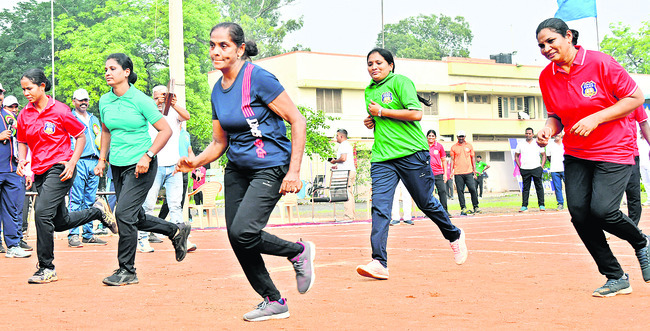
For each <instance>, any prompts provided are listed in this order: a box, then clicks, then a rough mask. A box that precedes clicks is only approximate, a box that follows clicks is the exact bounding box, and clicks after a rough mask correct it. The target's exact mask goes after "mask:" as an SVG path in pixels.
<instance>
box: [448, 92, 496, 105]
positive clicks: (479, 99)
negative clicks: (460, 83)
mask: <svg viewBox="0 0 650 331" xmlns="http://www.w3.org/2000/svg"><path fill="white" fill-rule="evenodd" d="M454 99H455V100H456V102H465V95H463V94H455V95H454ZM467 103H486V104H489V103H491V99H490V96H489V95H477V94H468V95H467Z"/></svg>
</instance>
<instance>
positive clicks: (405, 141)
mask: <svg viewBox="0 0 650 331" xmlns="http://www.w3.org/2000/svg"><path fill="white" fill-rule="evenodd" d="M367 65H368V73H369V74H370V77H371V78H372V81H371V82H370V85H368V87H366V92H365V97H366V106H367V109H368V114H369V115H368V117H367V118H366V119H365V120H364V124H365V126H366V127H367V128H368V129H373V130H374V136H375V142H374V144H373V145H372V158H371V160H370V161H371V166H370V176H371V178H372V232H371V234H370V245H371V247H372V259H373V260H372V261H371V262H370V263H368V264H367V265H360V266H358V267H357V272H358V273H359V274H360V275H362V276H365V277H371V278H375V279H388V264H387V255H386V242H387V239H388V228H389V226H388V225H389V223H390V220H391V205H392V201H393V195H394V194H395V187H396V185H397V183H398V182H399V181H400V180H402V182H403V183H404V186H406V189H407V190H408V191H409V193H410V194H411V197H413V200H414V201H415V204H416V205H417V206H418V208H420V210H422V211H423V212H424V214H425V215H427V216H428V217H429V218H430V219H431V220H432V221H433V222H434V223H436V225H438V228H440V231H441V232H442V234H443V236H444V237H445V239H447V240H449V241H450V243H451V244H450V245H451V248H452V250H453V251H454V258H455V260H456V263H457V264H463V263H464V262H465V260H466V259H467V246H466V245H465V233H464V232H463V231H462V230H461V229H459V228H457V227H456V226H454V225H453V224H452V223H451V221H450V220H449V217H448V216H447V213H446V212H445V209H444V208H443V207H442V205H441V204H440V202H439V201H438V200H437V199H436V198H435V197H434V196H433V187H434V177H433V172H432V171H431V167H430V166H429V161H430V157H429V146H428V144H427V141H426V138H425V137H424V132H423V131H422V127H421V126H420V120H421V119H422V106H420V102H421V100H423V99H421V98H420V97H419V96H418V94H417V92H416V90H415V85H414V84H413V82H412V81H411V80H410V79H408V78H407V77H405V76H402V75H397V74H395V73H394V71H395V63H394V61H393V55H392V54H391V53H390V51H388V50H385V49H382V48H375V49H373V50H372V51H370V53H368V57H367Z"/></svg>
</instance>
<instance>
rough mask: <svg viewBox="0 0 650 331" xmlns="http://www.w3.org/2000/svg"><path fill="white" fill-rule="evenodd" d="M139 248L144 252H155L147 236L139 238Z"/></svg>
mask: <svg viewBox="0 0 650 331" xmlns="http://www.w3.org/2000/svg"><path fill="white" fill-rule="evenodd" d="M138 250H139V251H140V252H142V253H153V251H154V249H153V247H151V245H149V240H147V239H146V238H142V239H138Z"/></svg>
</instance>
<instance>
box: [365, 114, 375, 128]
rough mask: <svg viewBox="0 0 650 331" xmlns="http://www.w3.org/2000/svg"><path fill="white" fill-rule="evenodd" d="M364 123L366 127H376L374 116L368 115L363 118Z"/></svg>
mask: <svg viewBox="0 0 650 331" xmlns="http://www.w3.org/2000/svg"><path fill="white" fill-rule="evenodd" d="M363 125H365V126H366V128H368V129H370V130H372V129H374V128H375V120H374V119H373V118H372V116H370V115H368V117H366V118H365V119H364V120H363Z"/></svg>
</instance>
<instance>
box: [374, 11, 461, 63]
mask: <svg viewBox="0 0 650 331" xmlns="http://www.w3.org/2000/svg"><path fill="white" fill-rule="evenodd" d="M472 38H473V35H472V31H471V30H470V28H469V23H467V22H466V21H465V18H463V17H462V16H456V17H455V18H451V17H449V16H445V15H442V14H441V15H440V16H436V15H434V14H432V15H429V16H427V15H423V14H420V15H419V16H412V17H408V18H405V19H403V20H401V21H399V22H398V23H396V24H386V25H385V26H384V41H385V46H384V47H385V48H386V49H388V50H390V51H391V52H392V53H393V54H395V55H396V56H398V57H404V58H412V59H426V60H440V59H442V58H443V57H445V56H454V57H468V56H469V46H470V45H471V43H472ZM381 45H382V34H381V32H380V33H379V35H378V37H377V46H378V47H381Z"/></svg>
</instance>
